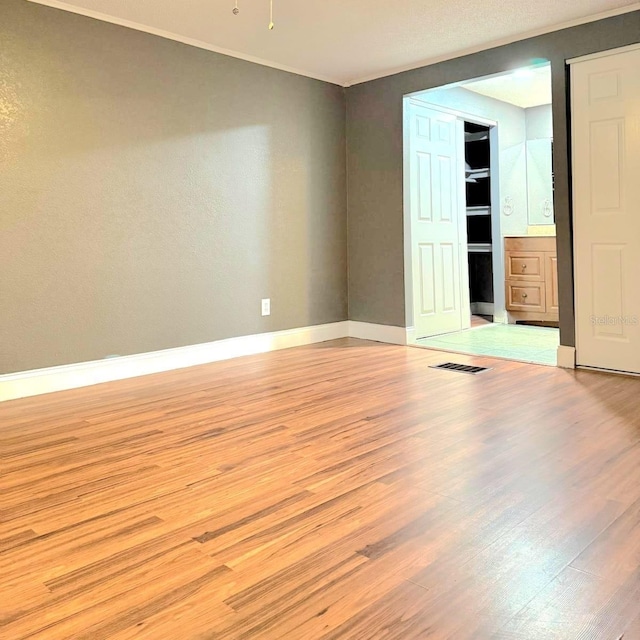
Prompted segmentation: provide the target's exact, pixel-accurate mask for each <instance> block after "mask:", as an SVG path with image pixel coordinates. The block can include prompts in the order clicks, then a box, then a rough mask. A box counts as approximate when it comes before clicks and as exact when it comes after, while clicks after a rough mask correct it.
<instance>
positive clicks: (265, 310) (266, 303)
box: [262, 298, 271, 316]
mask: <svg viewBox="0 0 640 640" xmlns="http://www.w3.org/2000/svg"><path fill="white" fill-rule="evenodd" d="M262 315H263V316H270V315H271V298H263V299H262Z"/></svg>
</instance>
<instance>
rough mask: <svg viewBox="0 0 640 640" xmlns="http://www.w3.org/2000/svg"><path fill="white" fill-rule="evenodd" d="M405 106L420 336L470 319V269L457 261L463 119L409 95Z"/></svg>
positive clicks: (462, 237)
mask: <svg viewBox="0 0 640 640" xmlns="http://www.w3.org/2000/svg"><path fill="white" fill-rule="evenodd" d="M408 108H409V172H410V176H409V185H410V186H409V188H410V197H409V207H410V216H411V264H412V270H413V308H414V326H415V330H416V337H417V338H424V337H426V336H433V335H437V334H441V333H448V332H452V331H459V330H460V329H462V328H466V327H468V326H469V322H470V308H469V287H468V284H467V283H468V273H467V271H466V270H465V269H463V266H462V264H461V257H464V258H465V260H466V255H465V254H464V253H463V252H464V251H466V226H465V225H464V224H461V216H462V214H463V213H464V211H461V197H460V196H461V193H460V189H461V188H463V187H464V185H463V183H462V178H463V175H464V174H463V171H464V164H463V163H462V162H461V158H460V155H461V154H460V151H462V154H464V142H463V141H462V140H463V138H462V137H461V136H463V127H464V123H463V122H462V121H459V120H458V118H457V117H456V116H455V115H452V114H448V113H445V112H442V111H438V110H435V109H430V108H428V107H426V106H424V105H422V104H420V103H417V102H414V101H413V100H410V101H409V107H408ZM463 222H464V220H463Z"/></svg>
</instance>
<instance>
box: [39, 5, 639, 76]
mask: <svg viewBox="0 0 640 640" xmlns="http://www.w3.org/2000/svg"><path fill="white" fill-rule="evenodd" d="M27 2H31V3H33V4H39V5H43V6H46V7H51V8H54V9H61V10H62V11H67V12H69V13H75V14H78V15H81V16H85V17H87V18H93V19H95V20H101V21H102V22H109V23H111V24H115V25H118V26H121V27H126V28H128V29H135V30H136V31H142V32H144V33H149V34H151V35H154V36H159V37H161V38H166V39H168V40H174V41H175V42H180V43H182V44H186V45H189V46H192V47H197V48H199V49H205V50H207V51H213V52H214V53H220V54H222V55H225V56H230V57H232V58H237V59H239V60H245V61H246V62H253V63H254V64H259V65H262V66H264V67H270V68H272V69H278V70H279V71H286V72H288V73H293V74H296V75H299V76H304V77H307V78H312V79H314V80H320V81H322V82H328V83H330V84H336V85H338V86H341V87H351V86H353V85H357V84H363V83H365V82H370V81H371V80H379V79H381V78H386V77H389V76H393V75H395V74H397V73H404V72H405V71H413V70H415V69H420V68H422V67H428V66H430V65H433V64H438V63H439V62H446V61H447V60H454V59H456V58H462V57H464V56H468V55H471V54H474V53H480V52H481V51H487V50H488V49H494V48H496V47H501V46H504V45H507V44H513V43H514V42H519V41H521V40H527V39H529V38H535V37H537V36H542V35H545V34H547V33H554V32H555V31H562V30H563V29H570V28H571V27H577V26H580V25H582V24H588V23H590V22H597V21H598V20H604V19H606V18H612V17H615V16H619V15H623V14H625V13H633V12H634V11H640V2H634V3H632V4H630V5H627V6H625V7H620V8H619V9H611V10H610V11H603V12H600V13H595V14H592V15H590V16H585V17H583V18H577V19H575V20H570V21H567V22H561V23H558V24H555V25H551V26H549V27H544V28H542V29H533V30H531V31H525V32H521V33H518V34H515V35H513V36H510V37H508V38H502V39H499V40H492V41H491V42H485V43H483V44H480V45H477V46H475V47H469V48H467V49H459V50H456V51H452V52H451V53H448V54H444V55H442V56H435V57H432V58H427V59H423V60H420V61H418V62H412V63H410V64H407V65H404V66H400V67H394V68H392V69H387V70H385V71H380V72H376V73H373V74H370V75H367V76H363V77H360V78H357V79H354V80H351V81H349V82H345V81H344V80H339V79H338V78H332V77H330V76H325V75H322V74H316V73H310V72H308V71H305V70H303V69H297V68H295V67H289V66H287V65H284V64H279V63H277V62H273V61H270V60H265V59H264V58H258V57H256V56H250V55H247V54H244V53H242V52H240V51H233V50H231V49H225V48H223V47H217V46H215V45H213V44H210V43H208V42H203V41H202V40H196V39H194V38H188V37H186V36H182V35H180V34H177V33H173V32H171V31H164V30H163V29H156V28H154V27H148V26H146V25H144V24H141V23H139V22H132V21H130V20H122V19H120V18H116V17H115V16H110V15H108V14H106V13H101V12H99V11H92V10H90V9H84V8H83V7H78V6H76V5H72V4H69V3H67V2H62V1H61V0H27Z"/></svg>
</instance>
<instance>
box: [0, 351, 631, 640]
mask: <svg viewBox="0 0 640 640" xmlns="http://www.w3.org/2000/svg"><path fill="white" fill-rule="evenodd" d="M447 358H448V359H453V360H455V361H456V362H463V363H473V364H485V365H486V364H489V365H490V366H492V367H493V368H492V369H491V370H490V371H488V372H486V373H483V374H481V375H479V376H469V375H464V374H460V373H452V372H448V371H438V370H434V369H430V368H429V365H430V364H435V363H438V362H441V361H442V360H443V359H444V354H442V353H437V352H430V351H427V350H423V349H413V348H407V347H398V346H391V345H382V344H377V343H372V342H364V341H358V340H340V341H335V342H328V343H324V344H320V345H315V346H311V347H303V348H298V349H290V350H286V351H280V352H276V353H271V354H265V355H260V356H252V357H248V358H242V359H237V360H232V361H228V362H222V363H216V364H211V365H205V366H200V367H195V368H191V369H184V370H181V371H175V372H171V373H166V374H158V375H154V376H147V377H144V378H137V379H133V380H128V381H122V382H117V383H110V384H105V385H100V386H95V387H89V388H86V389H79V390H74V391H68V392H63V393H58V394H51V395H49V396H40V397H37V398H32V399H25V400H18V401H12V402H7V403H3V404H0V465H1V467H0V471H1V476H0V489H1V492H0V638H2V639H3V640H4V639H7V640H8V639H10V640H20V639H25V638H30V639H37V640H61V639H71V638H73V639H74V640H102V639H105V640H106V639H109V640H125V639H126V640H131V639H138V640H141V639H147V640H163V639H165V638H170V639H180V640H196V639H197V640H205V639H234V640H236V639H237V640H241V639H248V638H251V639H253V638H261V639H281V638H286V639H292V640H298V639H300V640H303V639H304V640H338V639H358V640H374V639H385V640H389V639H398V640H400V639H402V640H413V639H418V638H420V639H424V638H434V639H437V640H439V639H447V638H451V639H454V638H455V639H456V640H485V639H486V640H490V639H492V638H495V639H497V640H525V639H526V640H547V639H549V640H572V639H576V640H596V639H598V640H599V639H602V640H618V638H620V637H621V636H622V635H623V634H624V639H625V640H638V639H640V411H639V409H640V380H638V379H633V378H624V377H616V376H608V375H603V374H598V373H591V372H572V371H564V370H560V369H553V368H550V367H538V366H533V365H526V364H520V363H511V362H506V361H501V360H490V359H487V358H472V357H466V356H458V355H447Z"/></svg>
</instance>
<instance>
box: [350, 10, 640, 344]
mask: <svg viewBox="0 0 640 640" xmlns="http://www.w3.org/2000/svg"><path fill="white" fill-rule="evenodd" d="M427 35H428V34H425V37H426V36H427ZM639 41H640V11H635V12H633V13H628V14H625V15H622V16H617V17H614V18H609V19H607V20H602V21H599V22H594V23H590V24H586V25H581V26H579V27H574V28H571V29H565V30H563V31H559V32H555V33H550V34H547V35H544V36H539V37H536V38H531V39H528V40H523V41H520V42H516V43H514V44H510V45H506V46H503V47H498V48H495V49H491V50H488V51H483V52H480V53H476V54H473V55H469V56H464V57H461V58H456V59H454V60H448V61H446V62H442V63H439V64H435V65H431V66H428V67H423V68H420V69H416V70H413V71H407V72H404V73H399V74H396V75H393V76H389V77H387V78H381V79H379V80H373V81H371V82H367V83H363V84H359V85H355V86H353V87H350V88H349V89H348V90H347V172H348V210H349V235H348V238H349V317H350V319H352V320H359V321H363V322H374V323H380V324H387V325H394V326H405V300H404V290H405V289H404V257H403V255H404V247H403V210H402V206H403V194H402V164H403V152H402V97H403V96H404V95H405V94H408V93H413V92H416V91H422V90H424V89H430V88H434V87H439V86H443V85H446V84H450V83H454V82H460V81H463V80H470V79H473V78H477V77H481V76H485V75H490V74H494V73H499V72H501V71H506V70H509V69H513V68H517V67H521V66H525V65H527V64H530V63H531V62H532V61H533V60H535V59H547V60H549V61H550V62H551V72H552V92H553V131H554V168H555V181H556V182H555V184H556V190H555V203H554V204H555V214H556V225H557V226H556V229H557V242H558V270H559V274H558V275H559V293H560V336H561V342H562V344H564V345H568V346H572V345H574V344H575V331H574V329H575V327H574V311H573V256H572V248H571V246H572V245H571V243H572V236H571V215H570V205H569V203H570V200H569V198H570V184H569V148H568V134H567V128H568V124H567V112H568V101H567V72H566V67H565V60H567V59H569V58H573V57H577V56H581V55H586V54H589V53H594V52H597V51H603V50H606V49H612V48H615V47H622V46H626V45H630V44H635V43H637V42H639Z"/></svg>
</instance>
